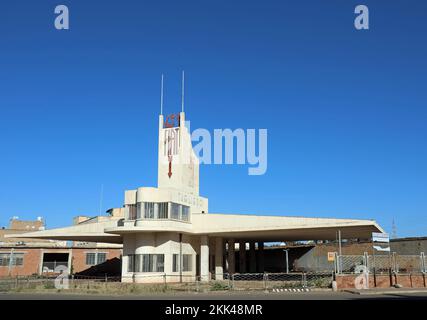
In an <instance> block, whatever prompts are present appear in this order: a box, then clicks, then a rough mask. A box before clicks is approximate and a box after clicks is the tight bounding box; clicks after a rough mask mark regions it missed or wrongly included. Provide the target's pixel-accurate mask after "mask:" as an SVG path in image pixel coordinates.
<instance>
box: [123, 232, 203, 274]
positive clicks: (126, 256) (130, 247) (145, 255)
mask: <svg viewBox="0 0 427 320" xmlns="http://www.w3.org/2000/svg"><path fill="white" fill-rule="evenodd" d="M124 238H125V240H124V244H125V245H124V247H123V259H122V281H123V282H159V281H163V280H164V275H166V277H167V279H166V280H167V281H168V282H179V281H180V280H181V278H182V280H184V281H185V280H187V281H190V280H194V278H195V275H196V257H197V254H198V251H197V248H198V247H199V241H198V237H193V236H189V235H186V234H182V235H180V234H178V233H175V232H162V233H154V232H148V233H132V234H129V235H124ZM180 265H181V266H182V268H180ZM184 266H185V268H184Z"/></svg>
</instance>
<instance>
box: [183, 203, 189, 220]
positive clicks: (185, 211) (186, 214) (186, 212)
mask: <svg viewBox="0 0 427 320" xmlns="http://www.w3.org/2000/svg"><path fill="white" fill-rule="evenodd" d="M189 218H190V207H189V206H184V205H183V206H182V217H181V220H183V221H189V220H190V219H189Z"/></svg>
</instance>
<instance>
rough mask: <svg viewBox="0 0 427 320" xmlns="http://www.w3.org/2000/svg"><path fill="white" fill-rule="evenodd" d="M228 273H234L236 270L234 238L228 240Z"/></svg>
mask: <svg viewBox="0 0 427 320" xmlns="http://www.w3.org/2000/svg"><path fill="white" fill-rule="evenodd" d="M227 258H228V259H227V260H228V273H229V274H233V273H234V272H236V270H235V256H234V239H229V240H228V255H227Z"/></svg>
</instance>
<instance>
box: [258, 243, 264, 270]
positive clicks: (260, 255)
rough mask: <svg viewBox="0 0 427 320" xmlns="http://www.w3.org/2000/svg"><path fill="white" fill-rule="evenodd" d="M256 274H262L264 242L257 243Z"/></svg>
mask: <svg viewBox="0 0 427 320" xmlns="http://www.w3.org/2000/svg"><path fill="white" fill-rule="evenodd" d="M257 265H258V272H261V273H262V272H264V242H258V263H257Z"/></svg>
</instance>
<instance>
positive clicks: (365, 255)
mask: <svg viewBox="0 0 427 320" xmlns="http://www.w3.org/2000/svg"><path fill="white" fill-rule="evenodd" d="M363 265H364V266H365V270H366V272H368V273H369V255H368V253H367V252H366V251H365V252H363Z"/></svg>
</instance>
